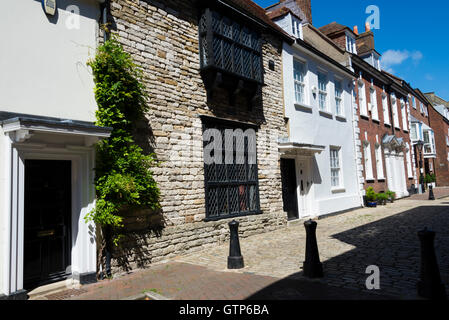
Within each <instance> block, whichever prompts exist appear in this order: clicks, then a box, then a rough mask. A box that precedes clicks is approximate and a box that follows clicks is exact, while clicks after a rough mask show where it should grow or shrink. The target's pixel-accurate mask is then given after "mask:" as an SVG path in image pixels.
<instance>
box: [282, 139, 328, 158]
mask: <svg viewBox="0 0 449 320" xmlns="http://www.w3.org/2000/svg"><path fill="white" fill-rule="evenodd" d="M325 149H326V147H325V146H320V145H314V144H308V143H300V142H291V141H286V140H280V141H279V151H280V152H281V155H290V156H301V155H303V156H314V155H315V154H317V153H318V154H320V153H321V152H323V151H324V150H325Z"/></svg>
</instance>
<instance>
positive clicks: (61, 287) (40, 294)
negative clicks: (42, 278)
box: [28, 280, 80, 300]
mask: <svg viewBox="0 0 449 320" xmlns="http://www.w3.org/2000/svg"><path fill="white" fill-rule="evenodd" d="M79 287H80V285H79V282H78V281H76V280H72V281H69V280H62V281H58V282H54V283H51V284H47V285H44V286H40V287H37V288H35V289H33V290H32V291H30V292H28V300H48V298H47V297H46V296H48V295H53V294H56V293H59V292H62V291H66V290H74V289H78V288H79Z"/></svg>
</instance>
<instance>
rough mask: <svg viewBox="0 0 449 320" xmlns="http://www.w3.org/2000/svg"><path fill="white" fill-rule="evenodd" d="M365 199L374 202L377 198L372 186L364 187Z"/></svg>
mask: <svg viewBox="0 0 449 320" xmlns="http://www.w3.org/2000/svg"><path fill="white" fill-rule="evenodd" d="M366 200H367V201H369V202H375V201H376V200H377V193H376V192H374V189H373V187H369V188H368V189H366Z"/></svg>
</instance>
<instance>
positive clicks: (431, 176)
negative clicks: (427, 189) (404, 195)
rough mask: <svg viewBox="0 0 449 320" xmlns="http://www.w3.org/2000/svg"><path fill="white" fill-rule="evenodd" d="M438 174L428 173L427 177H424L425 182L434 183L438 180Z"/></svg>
mask: <svg viewBox="0 0 449 320" xmlns="http://www.w3.org/2000/svg"><path fill="white" fill-rule="evenodd" d="M436 181H437V179H436V176H435V175H434V174H426V177H425V178H424V182H425V183H433V182H436Z"/></svg>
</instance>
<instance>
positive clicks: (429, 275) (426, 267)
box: [417, 228, 447, 300]
mask: <svg viewBox="0 0 449 320" xmlns="http://www.w3.org/2000/svg"><path fill="white" fill-rule="evenodd" d="M418 237H419V240H420V241H421V274H420V280H419V281H418V284H417V287H418V295H419V296H421V297H423V298H428V299H438V300H446V299H447V296H446V290H445V288H444V284H443V283H442V282H441V276H440V270H439V268H438V262H437V258H436V255H435V248H434V245H433V242H434V239H435V232H433V231H429V230H427V228H425V229H424V230H421V231H419V232H418Z"/></svg>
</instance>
